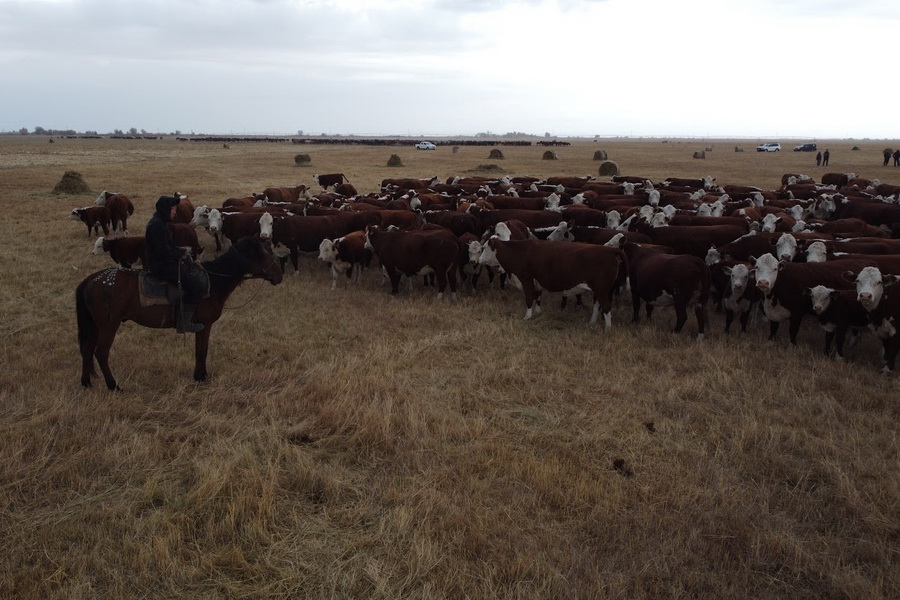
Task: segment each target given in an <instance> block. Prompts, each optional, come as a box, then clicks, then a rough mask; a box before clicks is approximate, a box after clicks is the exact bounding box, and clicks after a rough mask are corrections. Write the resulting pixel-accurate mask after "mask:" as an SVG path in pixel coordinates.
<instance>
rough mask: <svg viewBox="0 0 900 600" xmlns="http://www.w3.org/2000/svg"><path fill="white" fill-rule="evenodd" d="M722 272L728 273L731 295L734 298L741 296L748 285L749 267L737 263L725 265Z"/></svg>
mask: <svg viewBox="0 0 900 600" xmlns="http://www.w3.org/2000/svg"><path fill="white" fill-rule="evenodd" d="M724 273H725V274H726V275H728V278H729V283H730V284H731V293H732V297H733V298H735V299H737V298H740V297H742V296H743V295H744V292H746V291H747V287H748V286H749V285H750V267H748V266H747V265H745V264H744V263H738V264H736V265H734V266H733V267H725V269H724Z"/></svg>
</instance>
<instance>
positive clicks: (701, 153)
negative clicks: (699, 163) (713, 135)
mask: <svg viewBox="0 0 900 600" xmlns="http://www.w3.org/2000/svg"><path fill="white" fill-rule="evenodd" d="M694 158H706V152H705V151H703V150H698V151H697V152H694Z"/></svg>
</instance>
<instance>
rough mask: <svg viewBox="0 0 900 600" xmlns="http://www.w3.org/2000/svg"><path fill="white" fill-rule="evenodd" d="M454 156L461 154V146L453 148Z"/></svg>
mask: <svg viewBox="0 0 900 600" xmlns="http://www.w3.org/2000/svg"><path fill="white" fill-rule="evenodd" d="M452 152H453V154H459V146H453V150H452Z"/></svg>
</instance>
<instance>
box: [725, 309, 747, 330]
mask: <svg viewBox="0 0 900 600" xmlns="http://www.w3.org/2000/svg"><path fill="white" fill-rule="evenodd" d="M743 319H744V316H743V315H741V321H742V323H741V325H742V326H743ZM732 321H734V311H733V310H731V309H729V308H726V309H725V333H726V334H727V333H730V329H731V322H732Z"/></svg>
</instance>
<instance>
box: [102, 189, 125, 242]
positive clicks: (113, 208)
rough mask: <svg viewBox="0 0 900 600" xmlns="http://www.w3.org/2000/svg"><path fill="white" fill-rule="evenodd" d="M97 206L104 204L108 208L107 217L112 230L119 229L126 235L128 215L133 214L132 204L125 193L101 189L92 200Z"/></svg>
mask: <svg viewBox="0 0 900 600" xmlns="http://www.w3.org/2000/svg"><path fill="white" fill-rule="evenodd" d="M94 204H96V205H97V206H106V208H108V209H109V219H110V224H111V225H112V230H113V232H116V231H121V232H122V234H123V235H128V217H129V216H131V215H133V214H134V204H132V203H131V200H130V199H129V198H128V196H126V195H125V194H117V193H115V192H107V191H106V190H103V191H102V192H100V195H99V196H97V199H96V200H95V201H94Z"/></svg>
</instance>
